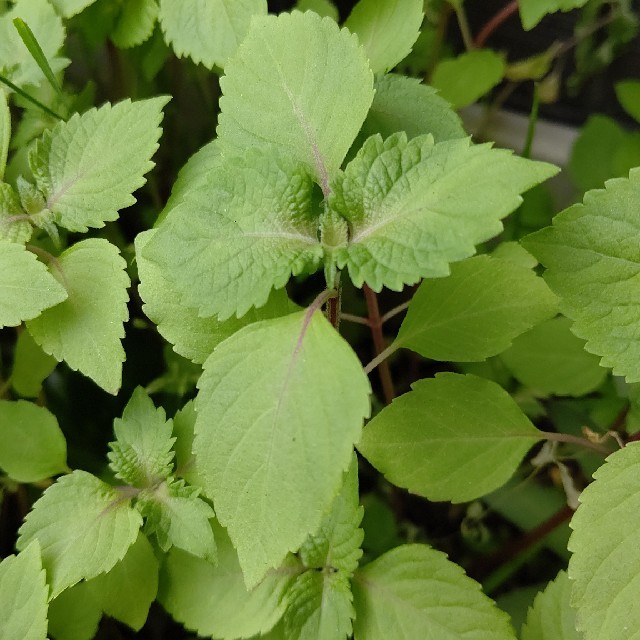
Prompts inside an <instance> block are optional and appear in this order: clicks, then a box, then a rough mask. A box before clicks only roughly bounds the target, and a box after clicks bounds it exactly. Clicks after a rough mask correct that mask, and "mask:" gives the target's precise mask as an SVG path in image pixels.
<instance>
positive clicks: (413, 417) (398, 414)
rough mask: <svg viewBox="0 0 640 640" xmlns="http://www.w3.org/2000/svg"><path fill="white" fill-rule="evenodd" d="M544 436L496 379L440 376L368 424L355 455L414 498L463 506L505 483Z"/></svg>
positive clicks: (414, 387) (421, 384)
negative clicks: (456, 503)
mask: <svg viewBox="0 0 640 640" xmlns="http://www.w3.org/2000/svg"><path fill="white" fill-rule="evenodd" d="M542 438H543V436H542V434H541V433H540V432H539V431H538V430H537V429H536V428H535V427H534V426H533V425H532V424H531V422H530V421H529V419H528V418H527V417H526V416H525V415H524V413H522V410H521V409H520V407H518V405H517V404H516V402H515V401H514V400H513V398H511V396H510V395H509V394H508V393H507V392H506V391H505V390H504V389H502V387H500V386H498V385H497V384H496V383H495V382H492V381H490V380H486V379H484V378H479V377H477V376H473V375H460V374H457V373H440V374H438V375H437V376H436V377H435V378H431V379H424V380H419V381H418V382H416V383H414V384H413V385H412V391H410V392H409V393H406V394H404V395H403V396H400V397H399V398H396V399H395V400H394V401H393V402H392V403H391V404H390V405H389V406H387V407H385V408H384V409H383V410H382V411H381V412H380V413H379V414H378V415H377V416H376V417H375V418H374V419H373V420H371V422H369V424H368V425H367V427H366V428H365V430H364V432H363V435H362V439H361V440H360V443H359V444H358V450H359V451H360V452H361V453H362V455H364V456H365V458H367V460H369V462H371V464H372V465H373V466H374V467H376V469H378V470H379V471H381V472H382V473H384V475H385V477H386V478H387V479H388V480H389V481H390V482H393V483H394V484H396V485H398V486H400V487H404V488H406V489H409V491H411V492H412V493H417V494H418V495H422V496H425V497H427V498H429V499H430V500H448V501H451V502H466V501H469V500H474V499H475V498H479V497H480V496H483V495H486V494H487V493H490V492H491V491H493V490H495V489H497V488H498V487H500V486H502V485H503V484H504V483H505V482H507V480H509V478H510V477H511V476H512V475H513V473H514V472H515V471H516V469H517V468H518V465H519V464H520V462H521V461H522V458H523V457H524V455H525V454H526V453H527V451H528V450H529V449H530V448H531V447H532V446H533V445H534V444H536V442H538V441H540V440H541V439H542Z"/></svg>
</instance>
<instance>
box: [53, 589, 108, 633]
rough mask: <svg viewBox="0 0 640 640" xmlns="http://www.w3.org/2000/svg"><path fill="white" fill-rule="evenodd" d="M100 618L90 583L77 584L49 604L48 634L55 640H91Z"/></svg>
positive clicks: (99, 609)
mask: <svg viewBox="0 0 640 640" xmlns="http://www.w3.org/2000/svg"><path fill="white" fill-rule="evenodd" d="M100 618H102V607H101V606H100V603H98V602H97V601H96V599H95V598H94V597H93V590H92V588H91V586H90V582H79V583H78V584H76V585H74V586H73V587H70V588H69V589H65V590H64V591H63V592H62V593H61V594H60V595H59V596H57V597H56V598H54V599H53V600H52V601H51V602H50V603H49V634H51V635H52V636H53V637H54V638H55V640H92V638H94V637H95V635H96V633H97V632H98V624H99V623H100Z"/></svg>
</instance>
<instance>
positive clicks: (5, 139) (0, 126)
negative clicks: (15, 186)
mask: <svg viewBox="0 0 640 640" xmlns="http://www.w3.org/2000/svg"><path fill="white" fill-rule="evenodd" d="M10 140H11V112H10V111H9V104H8V103H7V94H6V93H5V90H4V89H0V180H3V179H4V170H5V168H6V166H7V153H9V141H10Z"/></svg>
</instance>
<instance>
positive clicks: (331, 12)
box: [296, 0, 340, 22]
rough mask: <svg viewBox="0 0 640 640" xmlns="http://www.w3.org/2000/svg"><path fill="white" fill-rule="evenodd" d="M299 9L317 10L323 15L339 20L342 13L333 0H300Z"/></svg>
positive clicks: (297, 7)
mask: <svg viewBox="0 0 640 640" xmlns="http://www.w3.org/2000/svg"><path fill="white" fill-rule="evenodd" d="M296 9H297V10H298V11H315V12H316V13H317V14H318V15H319V16H321V17H323V18H324V17H329V18H331V19H332V20H335V21H336V22H338V20H339V19H340V14H339V13H338V9H337V8H336V6H335V4H333V2H332V1H331V0H298V2H297V3H296Z"/></svg>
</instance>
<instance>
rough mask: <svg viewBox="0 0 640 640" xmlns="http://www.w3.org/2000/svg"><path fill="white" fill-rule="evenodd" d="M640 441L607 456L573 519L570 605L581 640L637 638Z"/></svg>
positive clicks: (639, 621) (639, 623)
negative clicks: (639, 471) (574, 609)
mask: <svg viewBox="0 0 640 640" xmlns="http://www.w3.org/2000/svg"><path fill="white" fill-rule="evenodd" d="M639 469H640V444H638V443H635V442H634V443H630V444H628V445H627V446H626V447H625V448H624V449H621V450H620V451H616V452H615V453H613V454H611V455H610V456H609V457H608V458H607V463H606V464H604V465H603V466H602V467H600V468H599V469H598V470H597V471H596V472H595V473H594V475H593V477H594V480H595V482H593V483H592V484H590V485H589V486H588V487H587V488H586V489H585V490H584V491H583V492H582V495H581V496H580V503H581V504H580V506H579V507H578V510H577V511H576V512H575V514H574V516H573V518H572V520H571V528H572V529H573V534H572V535H571V538H570V540H569V550H570V551H572V552H573V556H572V557H571V561H570V562H569V577H570V578H571V580H572V582H573V592H572V596H571V604H572V605H573V606H574V607H575V608H576V609H577V616H576V621H577V627H578V629H580V630H581V631H583V632H584V638H585V640H602V639H603V638H616V639H617V638H619V639H620V640H637V638H640V608H638V607H637V606H636V594H637V588H638V585H639V584H640V548H639V547H638V537H637V536H638V528H639V527H640V474H639V473H638V470H639Z"/></svg>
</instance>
